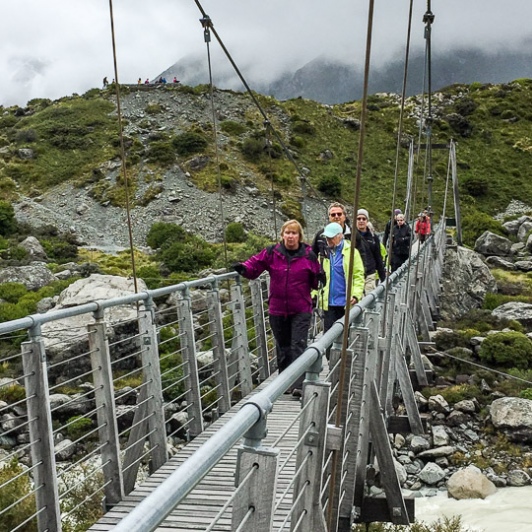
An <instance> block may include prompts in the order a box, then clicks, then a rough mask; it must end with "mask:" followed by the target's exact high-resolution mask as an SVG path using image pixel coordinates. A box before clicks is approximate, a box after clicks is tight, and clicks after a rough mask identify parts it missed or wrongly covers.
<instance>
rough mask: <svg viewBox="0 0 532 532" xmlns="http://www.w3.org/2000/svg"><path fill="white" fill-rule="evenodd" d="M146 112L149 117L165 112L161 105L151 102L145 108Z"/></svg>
mask: <svg viewBox="0 0 532 532" xmlns="http://www.w3.org/2000/svg"><path fill="white" fill-rule="evenodd" d="M144 111H145V112H146V113H147V114H149V115H156V114H158V113H161V112H162V111H163V107H162V105H161V104H160V103H155V102H151V103H149V104H148V105H147V106H146V107H145V109H144Z"/></svg>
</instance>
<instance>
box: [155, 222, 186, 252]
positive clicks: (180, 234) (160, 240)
mask: <svg viewBox="0 0 532 532" xmlns="http://www.w3.org/2000/svg"><path fill="white" fill-rule="evenodd" d="M186 236H187V233H186V231H185V230H184V229H183V228H182V227H181V226H180V225H176V224H171V223H166V222H156V223H154V224H153V225H152V226H151V227H150V230H149V231H148V235H147V236H146V243H147V244H148V246H150V247H151V248H153V249H158V248H162V247H163V246H164V245H165V244H169V243H171V242H175V241H182V240H184V239H185V238H186Z"/></svg>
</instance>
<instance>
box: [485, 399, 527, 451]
mask: <svg viewBox="0 0 532 532" xmlns="http://www.w3.org/2000/svg"><path fill="white" fill-rule="evenodd" d="M490 415H491V422H492V423H493V426H494V427H495V428H496V429H499V430H502V431H503V432H504V433H505V434H506V435H507V436H508V438H509V439H510V440H512V441H516V442H527V443H532V401H531V400H530V399H522V398H520V397H502V398H501V399H495V401H493V403H491V406H490Z"/></svg>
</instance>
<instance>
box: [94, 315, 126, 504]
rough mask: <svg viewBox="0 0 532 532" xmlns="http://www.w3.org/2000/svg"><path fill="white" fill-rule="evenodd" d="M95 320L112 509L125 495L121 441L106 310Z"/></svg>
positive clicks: (101, 429)
mask: <svg viewBox="0 0 532 532" xmlns="http://www.w3.org/2000/svg"><path fill="white" fill-rule="evenodd" d="M94 318H95V320H96V322H95V323H91V324H90V325H88V327H87V329H88V338H89V352H90V357H91V366H92V371H93V378H94V399H95V403H96V419H97V421H98V435H99V438H100V444H101V459H102V469H103V476H104V479H105V488H104V493H105V506H106V508H108V509H110V508H111V507H113V506H114V505H115V504H117V503H119V502H120V501H121V500H122V499H123V498H124V479H123V478H122V467H121V463H120V442H119V439H118V426H117V422H116V409H115V398H114V386H113V372H112V369H111V355H110V353H109V342H108V340H107V333H106V324H105V321H104V320H103V310H100V311H98V312H95V313H94Z"/></svg>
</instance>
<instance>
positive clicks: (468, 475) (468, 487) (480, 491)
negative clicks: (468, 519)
mask: <svg viewBox="0 0 532 532" xmlns="http://www.w3.org/2000/svg"><path fill="white" fill-rule="evenodd" d="M496 491H497V488H496V487H495V484H494V483H493V482H491V481H490V480H489V479H488V477H486V476H485V475H483V474H482V472H481V471H480V469H478V467H475V466H469V467H466V468H465V469H460V471H457V472H456V473H453V474H452V475H451V476H450V477H449V480H448V481H447V492H448V494H449V497H452V498H453V499H458V500H460V499H485V498H486V497H487V496H488V495H492V494H493V493H495V492H496Z"/></svg>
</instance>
